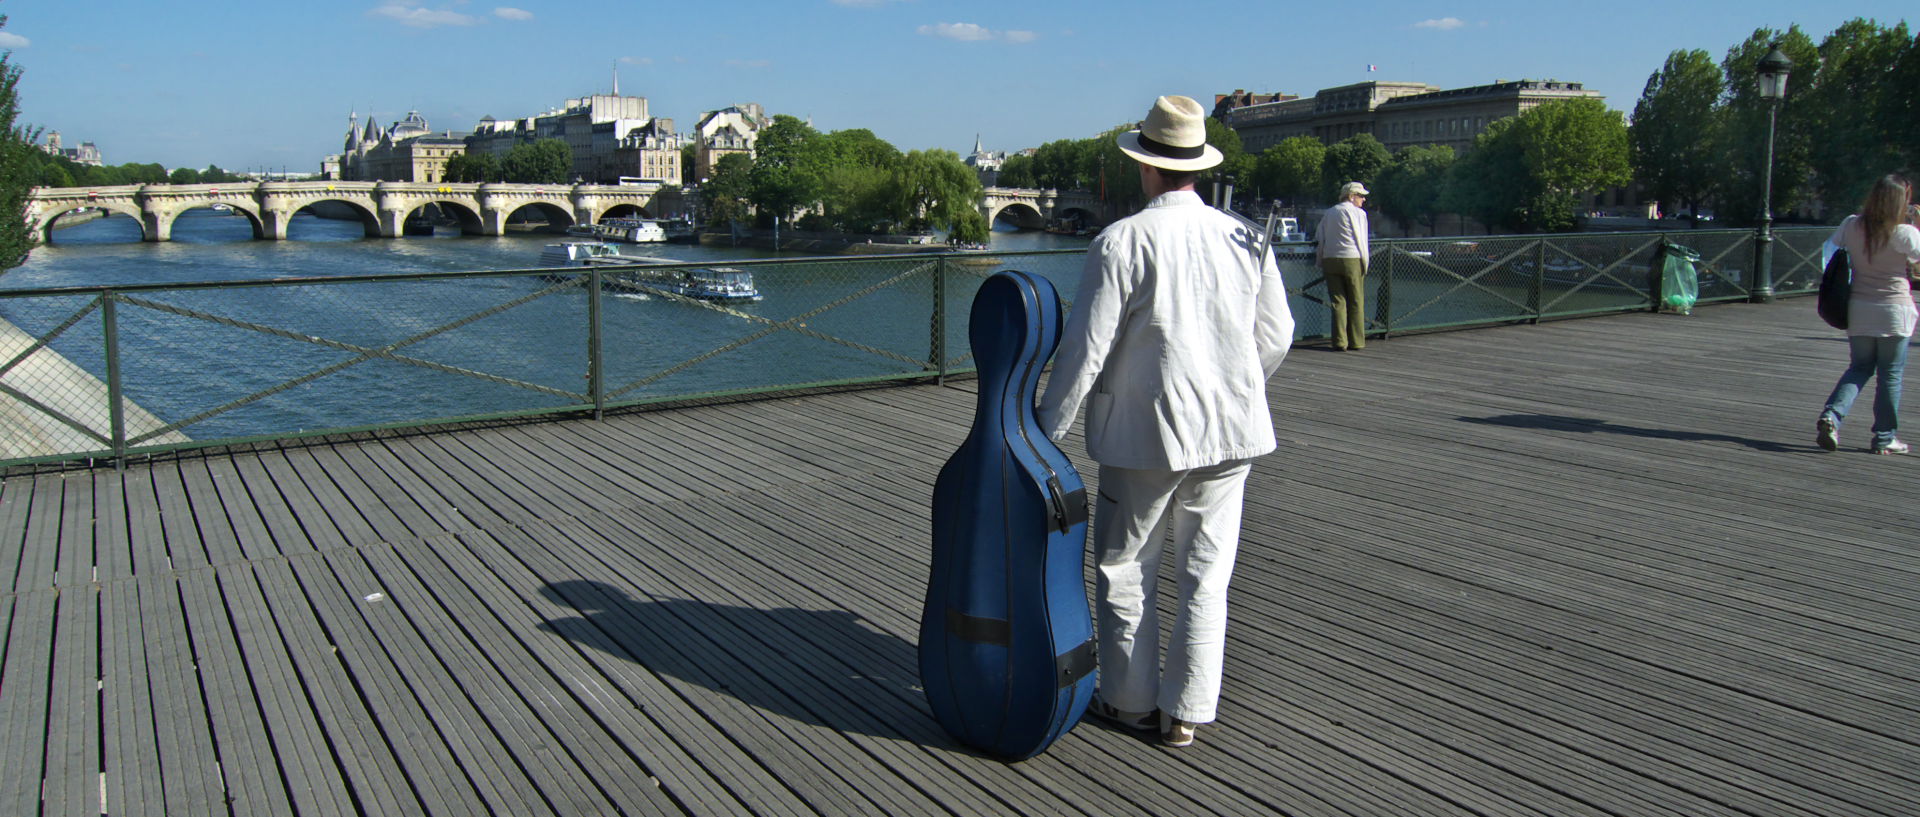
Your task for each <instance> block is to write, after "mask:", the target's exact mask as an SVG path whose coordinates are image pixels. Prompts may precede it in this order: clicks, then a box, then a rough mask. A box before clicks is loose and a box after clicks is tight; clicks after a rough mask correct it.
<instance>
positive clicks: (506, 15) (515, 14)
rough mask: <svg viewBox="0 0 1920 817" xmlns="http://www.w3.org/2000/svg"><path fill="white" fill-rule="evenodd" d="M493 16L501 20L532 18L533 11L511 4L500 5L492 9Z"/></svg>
mask: <svg viewBox="0 0 1920 817" xmlns="http://www.w3.org/2000/svg"><path fill="white" fill-rule="evenodd" d="M493 16H495V17H498V18H500V19H502V20H531V19H533V12H531V11H527V10H526V9H517V8H514V7H512V6H501V7H499V8H497V9H494V10H493Z"/></svg>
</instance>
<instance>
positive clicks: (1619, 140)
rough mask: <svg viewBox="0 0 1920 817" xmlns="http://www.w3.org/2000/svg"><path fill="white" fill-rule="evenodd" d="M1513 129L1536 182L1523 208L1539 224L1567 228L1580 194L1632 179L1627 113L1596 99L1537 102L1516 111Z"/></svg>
mask: <svg viewBox="0 0 1920 817" xmlns="http://www.w3.org/2000/svg"><path fill="white" fill-rule="evenodd" d="M1514 135H1515V137H1516V138H1518V139H1519V140H1520V143H1521V151H1522V155H1523V156H1524V157H1525V161H1526V166H1527V171H1528V175H1529V176H1530V177H1531V180H1532V183H1533V185H1534V188H1535V190H1534V197H1533V200H1532V202H1531V203H1530V205H1529V208H1528V209H1529V220H1530V221H1531V222H1532V224H1533V226H1534V227H1536V228H1538V229H1543V230H1566V229H1570V228H1572V227H1573V211H1574V205H1575V203H1576V202H1577V201H1578V197H1579V194H1581V193H1587V192H1592V191H1596V190H1606V189H1608V188H1612V187H1619V186H1621V185H1624V184H1626V183H1627V182H1630V181H1632V180H1633V170H1632V165H1631V163H1630V162H1629V161H1628V158H1627V157H1628V150H1627V122H1626V119H1625V118H1623V117H1622V116H1621V115H1620V112H1619V111H1616V110H1612V109H1610V108H1608V107H1607V106H1606V103H1604V102H1601V101H1600V100H1598V99H1593V98H1591V97H1588V98H1576V99H1561V100H1555V101H1553V102H1548V103H1545V104H1543V105H1540V106H1539V107H1536V108H1534V109H1532V110H1529V111H1527V112H1526V113H1523V114H1521V115H1520V116H1519V118H1518V120H1517V122H1516V125H1515V131H1514Z"/></svg>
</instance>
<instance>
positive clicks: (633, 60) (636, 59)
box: [620, 57, 653, 65]
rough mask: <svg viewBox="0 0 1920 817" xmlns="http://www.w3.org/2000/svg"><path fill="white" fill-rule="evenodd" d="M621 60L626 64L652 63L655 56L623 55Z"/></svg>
mask: <svg viewBox="0 0 1920 817" xmlns="http://www.w3.org/2000/svg"><path fill="white" fill-rule="evenodd" d="M620 62H621V63H622V64H624V65H652V64H653V58H652V57H621V58H620Z"/></svg>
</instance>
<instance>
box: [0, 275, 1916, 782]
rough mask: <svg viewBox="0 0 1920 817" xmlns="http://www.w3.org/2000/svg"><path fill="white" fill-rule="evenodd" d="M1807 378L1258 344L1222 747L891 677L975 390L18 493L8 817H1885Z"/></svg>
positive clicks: (1721, 330)
mask: <svg viewBox="0 0 1920 817" xmlns="http://www.w3.org/2000/svg"><path fill="white" fill-rule="evenodd" d="M1844 356H1845V352H1844V345H1843V343H1842V342H1841V341H1840V340H1839V339H1838V338H1836V337H1835V336H1834V334H1833V333H1832V332H1830V331H1828V330H1826V329H1825V327H1824V326H1823V325H1821V324H1820V322H1819V320H1818V319H1817V318H1816V317H1815V316H1814V313H1813V308H1812V304H1811V303H1810V302H1808V301H1806V300H1804V299H1802V300H1794V301H1787V302H1783V303H1779V304H1774V305H1771V306H1748V305H1728V306H1716V307H1710V308H1704V309H1701V310H1698V311H1697V312H1696V313H1695V315H1693V316H1692V317H1678V316H1671V315H1649V314H1635V315H1624V316H1618V317H1610V318H1600V319H1590V320H1580V321H1568V322H1560V323H1552V324H1546V325H1541V326H1515V327H1507V328H1499V329H1485V330H1476V331H1469V332H1456V333H1445V334H1434V335H1426V336H1419V337H1408V338H1395V339H1391V340H1385V341H1380V342H1377V343H1375V344H1372V345H1370V346H1369V348H1368V349H1367V350H1366V351H1364V352H1360V353H1347V354H1336V353H1332V352H1327V351H1324V350H1322V349H1319V348H1313V347H1306V348H1301V349H1297V350H1296V351H1295V352H1294V354H1293V356H1292V357H1291V358H1290V359H1289V361H1288V362H1287V364H1286V366H1285V367H1283V369H1282V371H1281V374H1280V376H1278V377H1277V378H1275V380H1274V381H1273V382H1272V385H1271V393H1272V395H1273V398H1274V402H1275V408H1276V416H1277V417H1278V420H1279V422H1278V425H1279V428H1280V436H1281V438H1282V445H1281V449H1280V451H1279V452H1278V453H1277V454H1275V455H1273V456H1270V457H1267V458H1265V459H1263V460H1261V461H1260V462H1259V463H1258V465H1256V467H1255V469H1254V473H1253V477H1252V481H1251V489H1250V491H1249V498H1248V508H1247V517H1246V531H1245V539H1244V545H1243V550H1242V555H1241V560H1240V566H1239V571H1238V574H1237V576H1236V579H1235V584H1234V587H1235V596H1234V606H1233V610H1232V626H1231V628H1230V631H1229V644H1228V656H1227V672H1228V675H1227V679H1226V689H1225V695H1224V697H1223V701H1222V710H1221V716H1220V720H1219V721H1218V722H1217V723H1216V724H1214V725H1212V726H1210V727H1207V728H1205V729H1203V730H1202V732H1201V736H1200V742H1199V743H1198V744H1197V745H1196V746H1195V747H1193V748H1191V749H1184V750H1167V749H1161V748H1158V747H1155V746H1153V745H1151V744H1150V743H1147V742H1145V741H1142V740H1140V739H1138V738H1136V737H1134V736H1132V735H1129V734H1126V733H1122V732H1119V731H1116V730H1113V729H1108V728H1103V727H1101V726H1100V725H1098V724H1095V723H1087V724H1083V725H1081V726H1080V727H1079V728H1077V729H1075V730H1074V731H1073V732H1072V733H1071V734H1069V735H1067V736H1066V737H1065V738H1063V739H1062V740H1061V741H1060V742H1059V743H1058V744H1056V745H1055V746H1054V747H1053V748H1052V749H1051V750H1049V751H1048V752H1047V753H1046V754H1045V755H1044V756H1041V757H1039V758H1035V759H1033V760H1029V761H1026V762H1023V763H1017V764H1005V763H1000V762H996V761H993V760H989V759H985V758H981V757H978V756H975V755H972V754H969V753H968V752H966V751H963V750H961V749H958V748H956V747H955V746H954V745H953V744H952V743H951V742H950V741H949V740H948V739H947V738H946V737H945V736H944V735H943V733H942V732H941V731H940V729H939V728H938V726H936V725H935V724H934V722H933V721H932V719H931V718H930V716H929V715H928V713H927V708H926V706H925V703H924V701H923V699H922V697H921V694H920V691H919V689H918V688H917V686H916V671H915V666H916V665H915V652H914V640H915V632H916V625H917V621H918V617H919V607H920V604H921V594H922V592H923V588H924V581H925V563H926V559H927V552H926V547H927V546H926V543H927V541H928V531H927V512H926V507H927V501H928V497H929V494H930V492H931V484H932V480H933V476H934V473H935V471H936V469H937V468H938V467H939V465H940V464H941V463H942V462H943V461H944V460H945V458H946V457H947V455H948V454H949V453H950V452H951V451H952V450H953V449H954V447H955V446H956V445H957V444H958V443H959V441H960V439H961V437H962V436H963V434H964V432H965V427H966V424H967V422H968V419H969V418H970V416H971V412H972V400H973V396H972V394H971V392H970V391H969V390H970V388H971V383H966V382H962V383H957V384H949V385H947V386H945V387H940V386H915V387H905V388H894V389H884V390H870V391H858V392H849V393H841V394H835V395H825V396H813V397H804V398H794V399H782V400H772V401H763V402H754V403H743V404H735V405H727V406H715V407H704V408H692V409H682V410H674V411H660V412H651V413H639V414H630V415H624V416H618V417H612V418H609V419H607V420H605V421H602V422H592V421H568V422H552V423H536V424H521V425H510V426H502V427H496V428H487V429H477V430H467V431H461V432H457V433H443V434H432V435H416V436H399V435H390V436H384V437H380V438H376V439H361V440H357V441H347V442H331V443H325V444H314V445H306V446H297V447H285V448H279V449H272V450H262V451H254V452H247V453H239V454H227V455H218V456H188V457H181V458H178V459H173V460H168V461H160V462H154V463H150V464H140V465H137V466H133V467H129V468H127V469H126V470H125V471H118V472H116V471H110V470H96V471H69V472H60V473H40V474H27V475H20V476H15V477H10V478H8V479H6V480H5V481H4V483H0V758H4V760H0V815H35V814H44V815H93V814H98V813H106V814H112V815H130V814H171V815H212V814H235V815H287V814H298V815H350V814H381V815H385V814H393V815H411V814H433V815H474V814H498V815H515V816H516V817H518V816H520V815H539V814H561V815H603V814H681V813H689V814H702V815H728V814H761V815H810V814H848V815H853V814H859V815H866V814H877V813H886V814H916V815H917V814H943V813H944V814H956V815H1001V814H1021V815H1036V817H1037V816H1039V815H1049V816H1050V815H1061V814H1069V815H1074V814H1079V815H1120V814H1168V815H1182V816H1183V817H1184V816H1185V815H1209V814H1237V815H1254V814H1259V815H1265V814H1276V813H1280V814H1291V815H1302V816H1303V817H1305V816H1307V815H1311V816H1313V817H1320V816H1321V815H1352V816H1354V817H1377V816H1380V815H1409V816H1410V817H1439V816H1442V815H1542V816H1544V817H1580V816H1581V815H1594V816H1595V817H1598V816H1599V815H1685V816H1686V817H1703V816H1707V815H1763V816H1764V817H1787V816H1789V815H1812V816H1815V817H1835V815H1869V814H1871V815H1911V814H1915V813H1920V626H1917V625H1920V545H1916V543H1915V541H1916V537H1915V531H1916V529H1917V528H1920V525H1916V522H1920V512H1916V510H1915V508H1916V496H1917V495H1920V491H1916V488H1920V478H1917V475H1920V457H1904V458H1902V457H1874V456H1869V455H1867V454H1865V453H1864V452H1863V451H1861V450H1860V448H1861V446H1862V445H1864V443H1865V439H1866V426H1867V425H1868V424H1869V420H1867V419H1866V418H1867V416H1868V414H1869V411H1868V409H1867V406H1868V405H1869V400H1870V395H1869V396H1868V397H1867V398H1863V401H1862V402H1861V404H1860V408H1859V410H1858V413H1857V414H1856V418H1855V421H1854V422H1852V423H1850V424H1849V425H1848V427H1847V428H1846V429H1845V430H1844V432H1843V442H1844V443H1845V444H1846V445H1847V446H1848V448H1847V449H1845V450H1843V451H1841V452H1840V453H1835V454H1828V453H1823V452H1820V451H1818V450H1816V449H1815V448H1814V447H1813V445H1812V442H1813V440H1812V437H1813V419H1814V416H1815V413H1816V410H1817V408H1818V405H1819V403H1820V401H1821V400H1822V399H1823V398H1824V397H1825V395H1826V392H1827V390H1828V388H1830V387H1831V385H1832V382H1833V379H1834V378H1835V377H1836V376H1838V374H1839V370H1840V368H1841V366H1842V361H1843V360H1844ZM1909 411H1910V413H1911V412H1912V411H1913V409H1911V408H1910V410H1909ZM1915 436H1916V437H1920V432H1916V434H1915ZM1916 442H1920V440H1916ZM1069 450H1070V451H1071V453H1073V454H1074V455H1075V457H1076V459H1078V461H1080V462H1082V463H1085V462H1086V460H1085V459H1084V452H1083V451H1082V450H1081V449H1080V448H1079V446H1078V443H1077V441H1076V442H1075V444H1074V445H1073V446H1071V447H1070V449H1069ZM1091 470H1092V469H1091V468H1088V474H1087V475H1088V477H1089V479H1091V477H1092V473H1091Z"/></svg>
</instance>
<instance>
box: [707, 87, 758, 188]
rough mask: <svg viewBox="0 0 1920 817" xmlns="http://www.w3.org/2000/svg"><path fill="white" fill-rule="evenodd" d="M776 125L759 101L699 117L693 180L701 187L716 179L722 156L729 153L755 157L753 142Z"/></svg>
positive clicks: (744, 103) (710, 112)
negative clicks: (715, 175)
mask: <svg viewBox="0 0 1920 817" xmlns="http://www.w3.org/2000/svg"><path fill="white" fill-rule="evenodd" d="M771 124H773V119H772V117H769V116H767V111H766V109H765V108H762V107H760V103H758V102H743V103H741V104H739V105H734V106H731V107H727V108H722V109H720V110H717V111H708V112H706V113H705V114H702V115H701V116H700V123H699V124H698V125H695V126H694V132H693V140H694V142H693V144H694V148H693V178H692V180H691V181H692V182H693V183H694V184H699V183H701V182H704V181H706V180H708V179H711V178H713V168H714V166H715V165H717V164H719V162H720V157H722V156H725V155H727V154H729V153H744V154H747V155H748V156H749V157H751V156H752V155H753V143H754V141H755V140H756V139H758V138H759V136H760V131H761V130H763V129H765V128H766V127H767V126H768V125H771Z"/></svg>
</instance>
